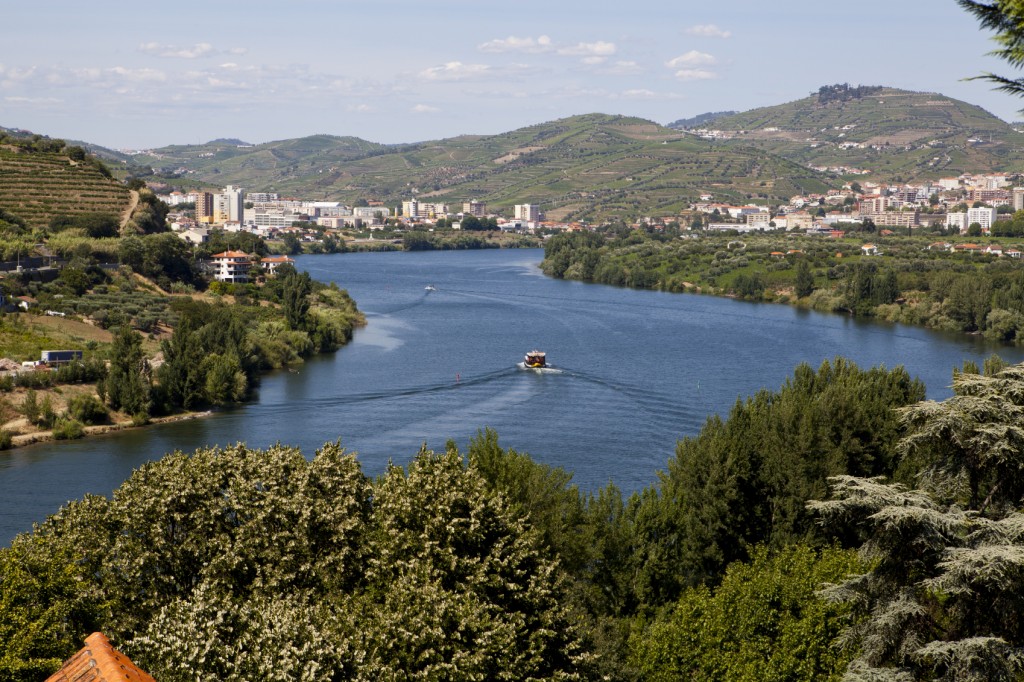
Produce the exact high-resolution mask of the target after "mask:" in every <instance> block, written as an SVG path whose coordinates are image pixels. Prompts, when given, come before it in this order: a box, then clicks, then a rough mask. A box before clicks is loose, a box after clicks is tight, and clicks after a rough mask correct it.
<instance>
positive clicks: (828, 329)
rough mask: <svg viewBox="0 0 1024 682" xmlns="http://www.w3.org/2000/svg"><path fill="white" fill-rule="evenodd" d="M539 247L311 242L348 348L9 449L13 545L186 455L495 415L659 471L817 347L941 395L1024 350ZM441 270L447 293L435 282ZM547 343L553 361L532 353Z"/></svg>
mask: <svg viewBox="0 0 1024 682" xmlns="http://www.w3.org/2000/svg"><path fill="white" fill-rule="evenodd" d="M542 255H543V253H542V252H541V251H540V250H532V249H531V250H500V251H499V250H491V251H457V252H414V253H403V252H391V253H354V254H338V255H330V256H302V257H300V258H299V259H298V267H299V269H305V270H308V271H309V272H310V274H311V275H312V276H313V277H314V278H316V279H319V280H322V281H335V282H337V283H338V285H339V286H341V287H343V288H347V289H348V290H349V292H350V293H351V294H352V296H353V298H355V300H356V302H357V303H358V304H359V307H360V309H362V310H363V311H364V312H365V313H366V315H367V320H368V324H367V326H366V327H365V328H363V329H360V330H359V331H358V332H357V333H356V335H355V338H354V339H353V341H352V343H351V344H349V345H348V346H346V347H344V348H342V349H341V350H340V351H338V352H337V353H335V354H332V355H327V356H321V357H317V358H314V359H312V360H310V361H308V362H306V363H305V364H304V365H302V366H299V367H298V368H297V371H281V372H276V373H273V374H270V375H267V376H265V377H264V378H263V380H262V383H261V386H260V390H259V396H258V399H257V400H256V401H254V402H251V403H249V404H246V405H244V406H241V407H238V408H234V409H230V410H225V411H223V412H218V413H216V414H214V415H212V416H210V417H208V418H204V419H197V420H191V421H185V422H177V423H172V424H166V425H160V426H153V427H148V428H145V429H136V430H131V431H126V432H118V433H114V434H110V435H106V436H101V437H96V438H89V439H84V440H81V441H74V442H61V443H44V444H38V445H34V446H30V447H26V448H21V449H17V450H12V451H8V452H0V543H2V544H9V543H10V540H11V539H12V538H13V536H14V535H15V534H17V533H19V532H22V531H25V530H29V529H31V527H32V524H33V522H37V521H41V520H43V519H44V518H45V517H46V516H47V515H48V514H51V513H53V512H55V511H56V510H57V509H58V508H59V507H60V506H61V505H62V504H64V503H65V502H66V501H67V500H70V499H77V498H80V497H81V496H83V495H85V494H87V493H97V494H103V495H108V494H109V493H110V492H111V491H112V490H113V489H114V488H116V487H117V486H118V485H119V484H120V483H121V482H122V481H123V480H124V479H125V478H126V477H127V476H128V475H129V474H130V473H131V471H132V470H133V469H135V468H136V467H138V466H139V465H140V464H142V463H144V462H146V461H148V460H151V459H155V458H158V457H160V456H161V455H162V454H164V453H166V452H170V451H173V450H183V451H186V452H187V451H191V450H194V449H195V448H197V447H201V446H204V445H207V444H211V445H213V444H217V445H225V444H230V443H235V442H237V441H244V442H246V443H247V444H249V445H250V446H254V447H261V448H262V447H266V446H268V445H270V444H273V443H274V442H277V441H280V442H282V443H285V444H290V445H296V446H299V447H301V448H302V449H303V451H304V452H305V453H306V454H307V456H311V455H312V454H313V452H314V450H315V449H316V448H317V447H319V446H320V445H322V444H323V443H324V442H328V441H335V440H337V439H341V442H342V444H343V445H344V446H345V447H346V448H348V449H349V450H355V451H357V452H358V454H359V458H360V461H361V463H362V466H363V470H364V471H365V472H366V473H367V474H370V475H376V474H379V473H380V472H381V471H383V470H384V468H385V467H386V466H387V462H388V461H389V460H391V461H394V462H395V463H398V464H402V463H405V462H407V461H408V460H409V459H410V458H412V456H413V455H415V453H416V452H417V450H418V449H419V447H420V445H421V444H423V443H426V444H427V446H428V447H429V448H432V449H435V450H441V449H443V448H444V447H445V443H446V441H448V440H449V439H454V440H455V441H456V442H457V443H458V444H459V446H460V447H464V446H465V445H466V443H467V442H468V440H469V438H470V437H471V436H473V435H474V434H475V433H476V432H477V431H478V430H479V429H483V428H484V427H492V428H494V429H495V430H496V431H497V432H498V435H499V437H500V439H501V442H502V444H503V445H504V446H505V447H513V448H515V449H517V450H520V451H525V452H528V453H530V455H531V456H533V457H534V458H535V459H537V460H539V461H541V462H545V463H548V464H552V465H557V466H561V467H564V468H566V469H568V470H570V471H572V472H573V473H574V481H575V482H576V483H577V484H578V485H579V486H580V487H581V488H583V489H587V490H594V489H597V488H599V487H602V486H604V485H606V484H607V483H608V482H609V481H612V482H614V483H615V484H616V485H618V486H619V487H620V488H621V489H623V490H624V491H626V492H632V491H635V490H639V489H641V488H643V487H645V486H647V485H649V484H651V483H653V482H654V481H655V480H656V476H657V471H658V470H659V469H661V468H664V466H665V462H666V460H667V459H668V458H669V457H670V456H671V455H672V454H673V452H674V449H675V443H676V441H677V440H678V439H679V438H681V437H683V436H687V435H693V434H696V433H697V431H698V430H699V428H700V426H701V424H702V423H703V422H704V420H705V419H706V418H707V417H708V415H711V414H715V413H720V414H724V413H726V412H728V410H729V408H730V407H731V406H732V405H733V403H734V402H735V401H736V399H737V398H738V397H745V396H747V395H750V394H752V393H754V392H756V391H758V390H759V389H761V388H769V389H777V388H778V387H779V386H780V385H781V384H782V383H783V382H784V381H785V380H786V378H787V377H788V376H790V375H791V374H792V371H793V368H794V367H795V366H796V365H797V364H798V363H800V362H808V363H810V364H811V365H813V366H815V367H816V366H817V365H819V364H820V363H821V362H822V361H823V360H826V359H831V358H834V357H835V356H845V357H847V358H850V359H852V360H854V361H855V362H857V363H858V364H859V365H861V366H862V367H867V366H872V365H879V364H883V365H885V366H887V367H894V366H896V365H900V364H902V365H904V366H905V367H906V368H907V369H908V370H909V371H910V372H911V374H913V375H915V376H917V377H919V378H921V379H922V380H924V381H925V383H926V385H927V387H928V395H929V397H931V398H936V399H941V398H944V397H946V396H948V395H949V394H950V392H949V389H948V385H949V383H950V377H951V370H952V368H953V367H954V366H959V365H960V363H961V362H963V360H964V359H968V358H969V359H973V360H975V361H978V362H979V364H980V362H981V361H982V360H983V359H984V358H985V357H987V356H988V355H990V354H991V353H992V352H993V351H998V352H999V353H1000V354H1001V355H1002V356H1003V357H1004V358H1006V359H1008V360H1011V361H1013V362H1020V361H1021V360H1024V349H1017V348H1008V347H1001V348H997V347H995V346H992V345H991V344H987V343H985V342H984V341H983V340H981V339H978V338H975V337H970V336H965V335H949V334H941V333H936V332H930V331H927V330H924V329H918V328H912V327H905V326H900V325H890V324H882V323H876V322H870V321H864V320H854V319H851V318H850V317H847V316H842V315H828V314H819V313H814V312H809V311H805V310H798V309H796V308H792V307H789V306H783V305H771V304H755V303H745V302H740V301H734V300H730V299H725V298H713V297H707V296H695V295H686V294H666V293H660V292H652V291H635V290H630V289H620V288H615V287H609V286H603V285H591V284H581V283H578V282H567V281H561V280H554V279H550V278H547V277H545V276H544V275H543V274H542V273H541V272H540V270H539V269H538V267H537V266H538V264H539V262H540V260H541V258H542ZM427 285H432V286H433V288H434V290H428V289H426V287H427ZM534 348H536V349H540V350H544V351H546V352H547V354H548V360H549V362H550V364H551V365H553V370H551V371H546V372H536V371H532V370H523V369H520V368H519V367H518V366H517V363H519V362H521V360H522V357H523V354H524V353H525V352H526V351H529V350H532V349H534Z"/></svg>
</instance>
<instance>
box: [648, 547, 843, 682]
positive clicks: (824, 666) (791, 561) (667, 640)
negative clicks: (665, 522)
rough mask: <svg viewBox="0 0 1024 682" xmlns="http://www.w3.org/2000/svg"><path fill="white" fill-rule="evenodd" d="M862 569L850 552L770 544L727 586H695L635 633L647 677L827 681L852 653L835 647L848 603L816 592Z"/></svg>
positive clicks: (738, 566)
mask: <svg viewBox="0 0 1024 682" xmlns="http://www.w3.org/2000/svg"><path fill="white" fill-rule="evenodd" d="M858 570H862V567H861V566H859V562H858V560H857V558H856V554H855V553H854V552H852V551H850V550H839V549H825V550H822V551H821V552H820V553H818V552H815V551H814V550H812V549H811V548H809V547H807V546H803V545H794V546H791V547H788V548H785V549H783V550H781V551H780V552H778V553H776V554H772V553H770V552H768V551H767V550H766V549H765V548H764V547H761V548H758V549H756V550H755V551H754V553H753V557H752V560H751V562H750V563H739V562H737V563H734V564H733V565H732V566H730V567H729V569H728V571H727V572H726V574H725V577H724V578H723V580H722V584H721V585H719V586H718V587H717V588H715V589H714V590H711V589H709V588H707V587H698V588H693V589H689V590H687V591H686V592H684V593H683V595H682V596H681V597H680V598H679V600H678V601H677V602H676V603H675V604H673V605H672V607H671V609H670V610H668V611H665V612H663V613H661V614H659V616H658V617H657V618H656V619H655V620H654V621H653V622H651V623H650V624H648V625H646V626H645V627H642V628H640V627H638V628H636V629H635V630H634V632H633V633H632V635H631V636H630V659H631V660H632V662H633V665H634V666H635V668H636V669H637V670H638V671H639V673H640V676H641V678H642V679H645V680H666V681H668V680H682V679H701V680H748V681H750V682H756V681H759V680H808V681H810V680H821V679H825V678H834V677H835V676H836V674H837V673H838V672H840V671H841V669H842V668H843V667H845V665H846V663H847V662H848V659H849V658H850V655H849V654H848V653H847V654H843V653H841V652H840V651H838V648H837V647H836V640H837V638H838V637H839V635H840V633H841V631H842V629H843V628H844V627H845V626H846V625H847V623H848V618H847V617H846V613H847V612H848V611H849V607H848V606H846V605H843V604H837V603H835V602H828V601H825V600H824V599H822V598H821V597H820V596H819V595H818V594H817V591H818V590H819V589H820V587H821V585H822V584H823V583H831V582H835V581H838V580H841V579H844V578H846V577H848V576H849V575H850V574H851V573H853V572H855V571H858Z"/></svg>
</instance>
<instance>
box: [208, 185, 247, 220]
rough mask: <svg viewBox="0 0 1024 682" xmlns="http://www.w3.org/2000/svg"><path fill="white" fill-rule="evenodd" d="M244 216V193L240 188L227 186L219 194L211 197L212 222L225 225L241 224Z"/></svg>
mask: <svg viewBox="0 0 1024 682" xmlns="http://www.w3.org/2000/svg"><path fill="white" fill-rule="evenodd" d="M244 216H245V191H244V190H243V189H242V188H241V187H234V186H233V185H228V186H227V187H225V188H224V191H223V192H221V193H220V194H215V195H213V221H214V222H215V223H226V222H229V221H235V222H239V223H240V222H242V219H243V218H244Z"/></svg>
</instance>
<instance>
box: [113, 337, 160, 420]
mask: <svg viewBox="0 0 1024 682" xmlns="http://www.w3.org/2000/svg"><path fill="white" fill-rule="evenodd" d="M148 373H149V363H148V362H147V361H146V356H145V355H144V354H143V352H142V335H141V334H139V333H138V332H136V331H134V330H133V329H132V328H131V327H129V326H127V325H125V326H122V327H121V328H120V329H118V331H117V333H116V334H115V335H114V343H113V347H112V348H111V358H110V371H109V373H108V374H107V378H106V379H105V380H104V382H103V388H104V392H105V393H106V396H107V403H108V404H109V405H110V406H111V407H112V408H114V409H115V410H122V411H124V412H127V413H128V414H131V415H136V414H142V415H144V414H148V413H149V409H150V406H151V402H150V384H149V379H148Z"/></svg>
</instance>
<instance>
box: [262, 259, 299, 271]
mask: <svg viewBox="0 0 1024 682" xmlns="http://www.w3.org/2000/svg"><path fill="white" fill-rule="evenodd" d="M285 263H288V264H291V265H294V264H295V259H294V258H289V257H288V256H267V257H266V258H263V259H261V260H260V265H261V266H262V267H263V270H264V271H266V273H267V274H268V275H273V274H274V273H275V272H277V269H278V268H279V267H280V266H282V265H284V264H285Z"/></svg>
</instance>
